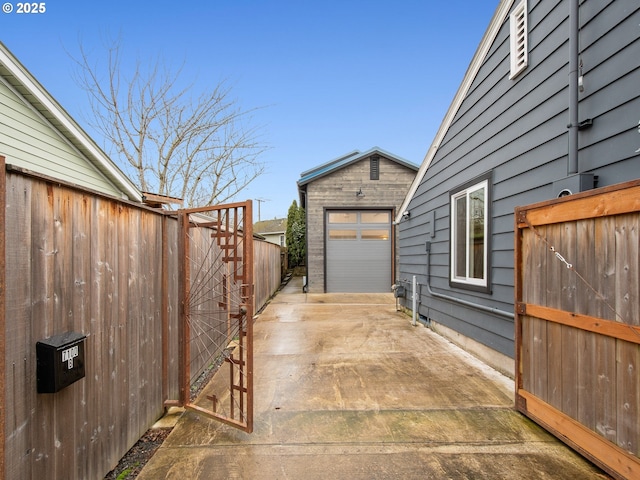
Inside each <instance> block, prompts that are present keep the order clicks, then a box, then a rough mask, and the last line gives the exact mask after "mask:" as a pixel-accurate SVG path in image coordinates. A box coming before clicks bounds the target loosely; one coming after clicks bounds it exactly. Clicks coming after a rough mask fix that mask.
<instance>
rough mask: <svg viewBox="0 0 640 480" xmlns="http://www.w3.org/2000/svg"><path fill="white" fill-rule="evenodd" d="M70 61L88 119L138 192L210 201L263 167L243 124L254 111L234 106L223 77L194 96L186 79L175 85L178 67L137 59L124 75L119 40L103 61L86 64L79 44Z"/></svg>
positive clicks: (253, 133) (253, 134) (226, 196)
mask: <svg viewBox="0 0 640 480" xmlns="http://www.w3.org/2000/svg"><path fill="white" fill-rule="evenodd" d="M76 63H77V65H78V67H79V68H78V72H77V75H76V79H77V82H78V84H79V85H80V87H81V88H82V89H83V90H85V91H86V92H87V93H88V95H89V99H90V105H91V114H92V117H93V118H91V119H89V120H88V121H89V123H90V124H91V126H92V127H93V128H94V129H96V130H97V131H99V132H100V133H101V134H103V135H104V137H105V138H106V140H107V141H108V142H109V143H111V145H110V146H108V147H107V149H109V147H111V148H112V150H113V151H115V154H116V155H117V158H119V159H120V160H121V161H120V163H121V166H122V168H123V170H125V171H127V172H128V173H129V175H131V176H132V178H135V179H137V181H138V183H139V187H140V189H141V190H142V191H145V192H154V193H159V194H161V195H167V196H172V197H178V198H182V199H183V200H184V201H185V203H186V205H188V206H205V205H213V204H219V203H224V202H226V201H229V200H230V199H232V198H233V197H234V196H236V195H237V194H238V192H240V191H241V190H242V189H243V188H244V187H246V186H247V185H248V184H249V183H250V182H252V181H253V180H255V179H256V178H257V177H258V176H259V175H260V174H262V173H263V172H264V164H263V163H262V162H261V161H260V159H259V157H260V154H261V153H263V152H264V151H265V150H266V146H265V145H264V144H262V143H261V142H260V140H259V135H258V131H257V129H256V128H255V127H251V128H248V129H247V128H245V125H244V123H246V122H249V121H250V120H251V113H253V112H254V111H255V109H254V110H249V111H243V110H241V109H240V108H239V107H238V104H237V101H236V100H235V99H232V98H230V88H228V87H227V85H226V83H225V82H221V83H219V84H217V85H216V86H215V87H214V88H213V90H211V91H207V92H204V93H202V94H200V95H199V96H198V97H197V98H194V97H192V96H191V92H192V89H193V87H192V85H188V86H186V87H180V86H179V85H180V82H179V80H180V74H181V72H182V68H180V69H178V70H177V71H176V72H172V71H171V70H170V69H169V68H167V67H166V66H165V65H164V64H163V63H162V62H160V61H156V62H155V63H152V64H151V66H150V67H149V69H148V70H147V71H144V70H143V68H142V67H143V66H142V64H141V62H140V61H139V60H138V61H137V62H136V63H135V67H134V68H133V69H132V72H133V73H132V74H131V77H130V78H125V75H124V69H123V68H122V58H121V43H120V42H119V41H118V42H112V44H111V45H110V46H109V47H107V59H106V62H104V63H103V64H99V63H92V62H91V61H90V57H89V55H88V54H87V53H86V51H85V50H84V48H83V47H82V46H81V47H80V58H79V59H76ZM100 65H102V68H100ZM103 72H104V73H103ZM110 153H111V154H113V152H110Z"/></svg>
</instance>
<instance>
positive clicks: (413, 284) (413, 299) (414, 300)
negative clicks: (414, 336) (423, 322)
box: [411, 275, 418, 327]
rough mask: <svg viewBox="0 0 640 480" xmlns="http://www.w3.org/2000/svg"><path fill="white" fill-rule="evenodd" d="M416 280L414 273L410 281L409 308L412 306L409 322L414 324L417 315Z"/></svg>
mask: <svg viewBox="0 0 640 480" xmlns="http://www.w3.org/2000/svg"><path fill="white" fill-rule="evenodd" d="M417 290H418V280H417V277H416V276H415V275H414V276H413V280H412V281H411V292H412V295H411V308H412V311H413V313H412V316H411V324H412V325H413V326H414V327H415V326H416V317H417V316H418V292H417Z"/></svg>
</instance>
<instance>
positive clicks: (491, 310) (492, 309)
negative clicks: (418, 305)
mask: <svg viewBox="0 0 640 480" xmlns="http://www.w3.org/2000/svg"><path fill="white" fill-rule="evenodd" d="M414 279H415V277H414ZM426 286H427V292H429V295H431V296H432V297H436V298H442V299H444V300H449V301H450V302H455V303H459V304H461V305H465V306H467V307H471V308H475V309H476V310H481V311H483V312H488V313H492V314H494V315H500V316H501V317H505V318H515V314H514V313H513V312H506V311H504V310H500V309H499V308H495V307H488V306H487V305H482V304H480V303H474V302H469V301H467V300H462V299H461V298H456V297H452V296H450V295H445V294H443V293H436V292H434V291H433V290H431V242H427V283H426ZM414 311H415V310H414Z"/></svg>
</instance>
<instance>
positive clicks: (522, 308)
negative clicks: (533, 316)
mask: <svg viewBox="0 0 640 480" xmlns="http://www.w3.org/2000/svg"><path fill="white" fill-rule="evenodd" d="M516 313H518V315H526V314H527V304H526V303H524V302H518V303H516Z"/></svg>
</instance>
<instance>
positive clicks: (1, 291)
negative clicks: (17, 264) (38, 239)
mask: <svg viewBox="0 0 640 480" xmlns="http://www.w3.org/2000/svg"><path fill="white" fill-rule="evenodd" d="M6 209H7V175H6V169H5V157H3V156H2V155H0V407H1V408H2V414H1V415H0V478H5V470H6V469H5V452H6V431H7V429H6V423H7V419H6V409H5V408H4V406H5V405H6V404H7V395H6V388H7V377H6V361H5V358H6V357H5V355H6V344H7V342H6V315H5V307H6V302H5V296H6V282H5V279H6V277H5V274H6V272H5V265H6V257H5V254H6V247H5V239H6V222H5V217H6Z"/></svg>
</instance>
